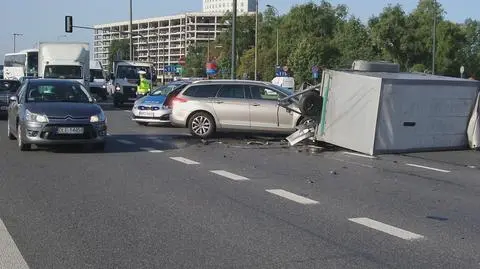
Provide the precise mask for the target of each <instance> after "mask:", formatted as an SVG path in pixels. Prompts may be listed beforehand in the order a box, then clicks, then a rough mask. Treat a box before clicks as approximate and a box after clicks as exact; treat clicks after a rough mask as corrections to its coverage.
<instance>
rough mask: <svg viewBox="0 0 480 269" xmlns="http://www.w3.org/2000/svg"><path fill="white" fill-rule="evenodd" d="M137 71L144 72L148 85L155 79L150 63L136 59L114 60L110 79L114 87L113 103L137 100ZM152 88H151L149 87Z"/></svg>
mask: <svg viewBox="0 0 480 269" xmlns="http://www.w3.org/2000/svg"><path fill="white" fill-rule="evenodd" d="M139 71H145V72H146V79H147V80H149V81H150V85H152V86H153V83H154V82H156V80H157V75H156V73H155V70H154V68H153V64H152V63H147V62H137V61H114V62H113V68H112V74H111V77H110V80H111V82H112V86H113V87H114V92H113V105H114V106H119V105H122V104H125V103H132V104H133V103H135V101H136V100H137V86H138V84H139V83H140V75H139V73H138V72H139ZM150 90H152V89H150Z"/></svg>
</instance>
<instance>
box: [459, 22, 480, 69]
mask: <svg viewBox="0 0 480 269" xmlns="http://www.w3.org/2000/svg"><path fill="white" fill-rule="evenodd" d="M463 31H464V33H465V41H466V44H465V46H464V47H463V48H462V58H463V59H462V60H463V61H462V62H463V65H464V66H465V76H468V77H470V76H473V77H475V78H480V21H477V20H472V19H467V20H466V21H465V23H464V26H463Z"/></svg>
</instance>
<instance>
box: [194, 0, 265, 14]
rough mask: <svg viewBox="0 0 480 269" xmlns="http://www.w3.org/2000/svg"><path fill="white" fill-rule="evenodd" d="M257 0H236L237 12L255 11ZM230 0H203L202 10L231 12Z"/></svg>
mask: <svg viewBox="0 0 480 269" xmlns="http://www.w3.org/2000/svg"><path fill="white" fill-rule="evenodd" d="M256 1H257V0H237V13H239V14H242V13H248V12H255V7H256ZM232 10H233V1H232V0H203V12H213V13H223V14H224V13H225V12H232Z"/></svg>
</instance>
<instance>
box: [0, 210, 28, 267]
mask: <svg viewBox="0 0 480 269" xmlns="http://www.w3.org/2000/svg"><path fill="white" fill-rule="evenodd" d="M0 268H15V269H28V268H29V267H28V264H27V262H26V261H25V259H23V256H22V253H20V250H19V249H18V248H17V245H16V244H15V241H13V238H12V236H11V235H10V233H9V232H8V230H7V227H6V226H5V224H4V223H3V221H2V220H1V219H0Z"/></svg>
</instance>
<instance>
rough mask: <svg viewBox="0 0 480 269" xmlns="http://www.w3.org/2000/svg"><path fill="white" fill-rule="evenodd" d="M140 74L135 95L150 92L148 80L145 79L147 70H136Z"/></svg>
mask: <svg viewBox="0 0 480 269" xmlns="http://www.w3.org/2000/svg"><path fill="white" fill-rule="evenodd" d="M138 74H139V75H140V82H139V84H138V86H137V95H140V96H143V95H147V94H148V93H149V92H150V82H149V81H148V80H147V79H146V76H145V75H146V74H147V72H145V71H138Z"/></svg>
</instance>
